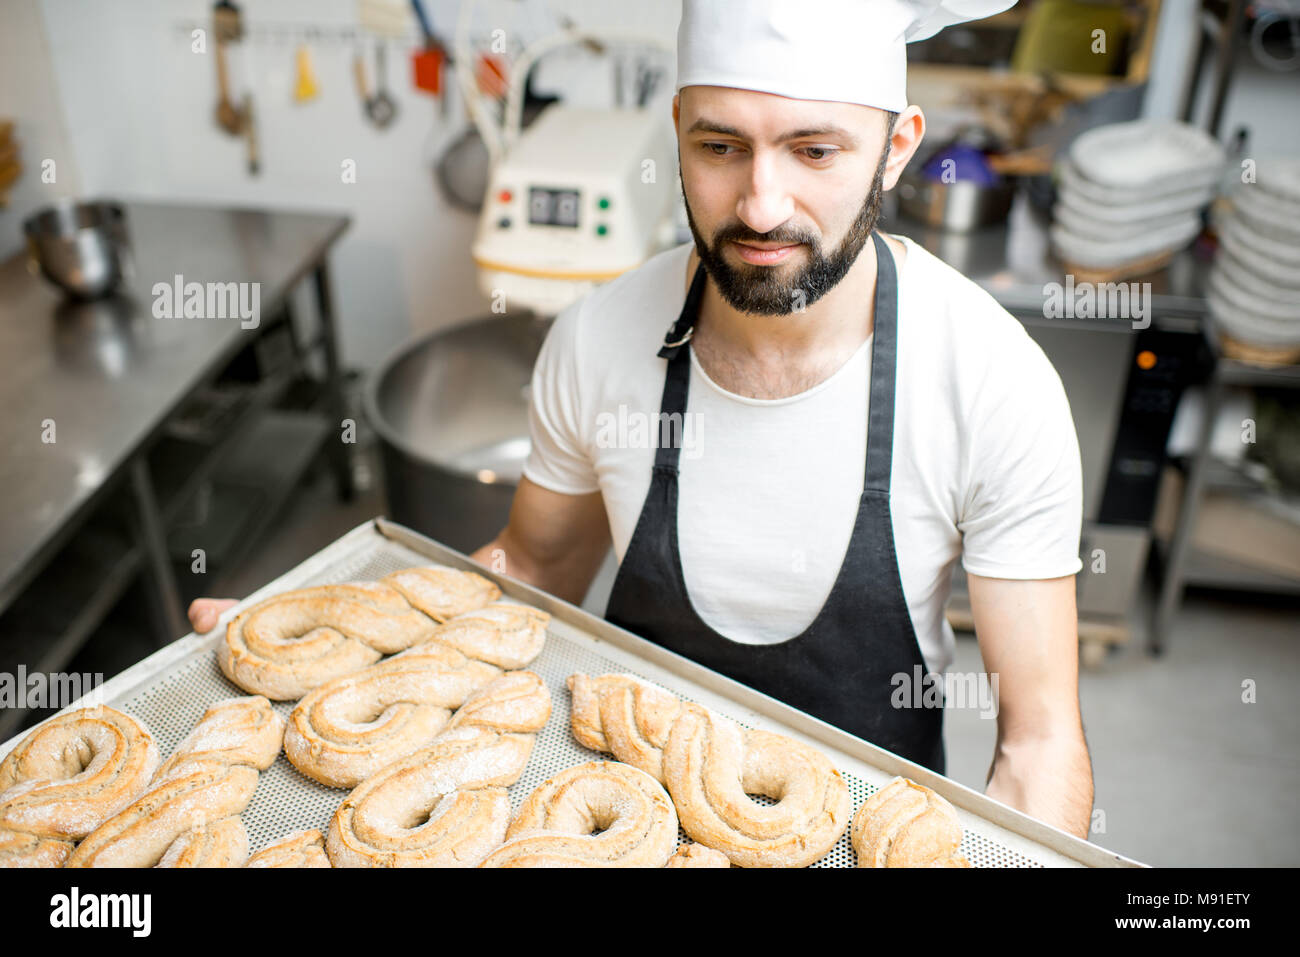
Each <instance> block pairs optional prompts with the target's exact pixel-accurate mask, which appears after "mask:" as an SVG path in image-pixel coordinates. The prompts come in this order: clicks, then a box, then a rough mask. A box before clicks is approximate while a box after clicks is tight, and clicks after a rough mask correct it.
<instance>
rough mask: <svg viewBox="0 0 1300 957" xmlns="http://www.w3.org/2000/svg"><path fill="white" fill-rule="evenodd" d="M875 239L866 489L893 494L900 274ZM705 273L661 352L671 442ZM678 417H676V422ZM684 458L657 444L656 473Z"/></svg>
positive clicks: (686, 384)
mask: <svg viewBox="0 0 1300 957" xmlns="http://www.w3.org/2000/svg"><path fill="white" fill-rule="evenodd" d="M871 239H872V241H873V242H874V243H875V248H876V298H875V312H874V315H873V320H872V321H873V329H872V336H873V339H872V343H871V402H870V416H869V420H868V423H867V462H866V471H865V479H864V483H863V484H864V488H865V489H869V490H873V491H879V492H886V493H887V492H888V491H889V476H890V469H891V465H892V460H893V453H894V379H895V370H896V363H897V352H898V342H897V308H898V273H897V270H896V269H895V268H894V255H893V253H891V252H890V251H889V246H888V244H886V242H885V241H884V239H882V238H881V236H880V233H879V232H873V233H872V234H871ZM705 280H706V273H705V271H704V265H703V264H702V263H701V264H700V265H699V266H697V267H696V269H695V277H694V278H693V279H692V280H691V288H690V291H689V292H688V293H687V294H686V301H685V303H683V305H682V311H681V313H680V314H679V315H678V316H677V321H676V322H674V323H673V325H672V328H671V329H669V330H668V334H667V335H666V336H664V343H663V346H662V347H661V348H660V350H659V356H660V358H663V359H667V360H668V372H667V375H665V376H664V391H663V398H662V399H661V401H660V403H659V421H658V422H657V425H658V428H659V435H660V437H663V436H665V435H667V436H669V437H671V436H673V435H674V434H675V435H677V436H680V435H682V434H683V430H684V429H685V424H684V423H683V422H682V421H681V417H682V416H684V415H685V414H686V401H687V398H688V395H689V391H690V381H691V379H690V368H691V366H690V361H689V350H688V349H687V348H686V347H687V344H688V343H689V342H690V340H691V336H692V335H693V334H694V332H695V319H696V317H697V316H698V315H699V307H700V300H701V299H702V298H703V297H704V287H705ZM674 416H676V418H673V417H674ZM680 455H681V448H680V443H678V442H672V441H670V442H668V443H667V444H664V443H662V442H661V443H659V444H658V447H657V448H656V450H655V465H654V467H655V468H656V469H663V470H667V471H671V472H676V471H677V466H678V461H679V459H680Z"/></svg>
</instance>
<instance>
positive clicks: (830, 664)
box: [605, 233, 945, 774]
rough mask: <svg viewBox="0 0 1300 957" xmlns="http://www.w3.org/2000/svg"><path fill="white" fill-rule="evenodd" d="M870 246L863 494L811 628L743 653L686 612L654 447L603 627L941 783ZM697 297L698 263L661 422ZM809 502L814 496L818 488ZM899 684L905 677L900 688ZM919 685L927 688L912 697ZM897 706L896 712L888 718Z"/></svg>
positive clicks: (887, 348)
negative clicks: (912, 609)
mask: <svg viewBox="0 0 1300 957" xmlns="http://www.w3.org/2000/svg"><path fill="white" fill-rule="evenodd" d="M872 239H873V240H874V242H875V248H876V262H877V264H878V265H877V277H876V306H875V332H874V336H875V338H874V341H873V342H872V344H871V394H870V405H869V422H868V427H867V463H866V476H865V483H864V488H863V490H862V497H861V499H860V501H859V504H858V515H857V521H856V522H855V523H854V526H853V535H852V537H851V538H850V539H849V544H848V549H847V551H846V553H845V556H844V562H843V564H842V565H841V567H840V571H839V577H838V578H836V580H835V584H834V586H833V587H832V588H831V592H830V597H829V598H828V599H827V600H826V604H825V605H823V606H822V609H821V611H820V612H818V614H817V617H816V618H815V619H814V620H813V622H812V624H810V625H809V626H808V627H807V628H806V629H805V630H804V631H803V632H802V633H800V634H798V635H796V636H795V637H793V638H790V639H788V640H786V641H783V642H780V643H778V644H768V645H750V644H742V643H740V642H736V641H732V640H731V639H729V638H727V637H725V636H723V635H720V634H718V633H717V632H716V631H714V630H713V629H712V628H710V627H709V626H708V625H706V624H705V623H704V621H703V620H702V619H701V618H700V616H699V615H698V614H697V613H696V611H695V608H694V606H693V605H692V604H691V600H690V597H689V595H688V593H687V590H686V581H685V579H684V577H683V575H682V564H681V556H680V553H679V551H678V545H677V474H678V461H679V458H680V453H681V448H680V443H679V442H668V443H666V444H664V443H660V445H659V447H658V448H657V449H656V451H655V464H654V471H653V473H652V476H651V479H650V490H649V492H648V493H647V494H646V500H645V505H644V506H643V507H642V509H641V516H640V518H638V519H637V524H636V530H635V531H634V532H633V534H632V540H631V542H629V543H628V548H627V552H626V553H625V554H624V556H623V561H622V564H620V565H619V568H618V574H617V576H616V577H615V579H614V587H613V591H612V592H611V593H610V597H609V605H608V607H607V608H606V610H605V617H606V619H608V620H609V621H610V622H611V623H612V624H615V625H617V626H619V627H620V628H626V629H627V630H628V631H631V632H633V633H635V634H638V635H640V636H642V637H643V638H647V639H649V640H650V641H653V642H655V643H656V644H659V645H662V646H663V647H665V648H667V649H669V650H670V651H674V652H676V653H678V654H680V655H684V656H685V657H687V658H690V659H692V660H694V661H697V662H699V663H700V664H702V665H704V666H705V667H707V668H711V669H713V670H714V671H718V672H721V673H722V674H724V675H727V676H728V677H730V678H734V679H735V680H736V681H739V682H741V683H742V684H746V685H749V686H750V687H751V688H755V689H757V690H758V691H761V692H763V693H764V694H767V695H771V696H772V697H773V698H777V699H779V700H781V701H784V702H786V703H787V704H790V705H792V706H793V707H795V708H798V709H799V710H801V711H805V712H807V713H808V714H811V715H813V716H815V717H818V718H821V719H822V720H823V721H826V722H828V723H829V724H833V725H835V726H836V727H839V728H842V729H844V730H845V731H848V732H849V733H850V734H854V735H857V736H858V737H860V738H864V739H865V740H867V741H870V742H871V743H872V744H876V745H879V746H880V747H882V748H886V749H888V750H890V751H893V752H894V753H895V754H898V755H901V756H902V757H904V758H907V759H909V760H911V761H915V762H917V763H918V764H923V765H925V766H926V767H929V768H931V769H933V770H935V771H937V772H939V773H940V774H942V773H943V772H944V764H945V762H944V757H945V756H944V748H943V708H942V703H941V701H942V699H941V697H939V698H938V700H939V701H940V703H939V704H938V705H937V706H936V705H934V704H933V702H934V700H935V698H936V696H937V695H938V691H939V688H938V687H937V684H938V683H937V680H936V679H935V677H934V676H931V675H926V666H925V659H924V658H923V657H922V655H921V649H920V647H919V646H918V645H917V642H916V633H915V632H914V631H913V630H912V619H911V616H910V615H909V614H908V610H907V602H906V601H905V600H904V598H903V586H902V580H901V578H900V576H899V571H898V559H897V557H896V556H895V553H894V531H893V524H892V522H891V519H890V511H889V478H890V464H891V459H892V456H893V444H894V377H895V371H896V370H895V366H896V361H895V360H896V355H895V352H896V345H897V321H898V280H897V273H896V270H895V268H894V257H893V255H892V254H891V253H890V251H889V247H888V246H887V245H886V244H885V241H884V240H883V239H881V238H880V234H879V233H873V234H872ZM704 288H705V272H704V267H703V266H701V267H700V268H698V269H697V270H696V272H695V277H694V279H693V280H692V282H691V288H690V292H689V293H687V296H686V303H685V305H684V306H683V307H682V311H681V315H680V316H678V318H677V321H676V322H675V323H674V324H673V327H672V328H671V329H670V330H669V331H668V335H667V336H666V337H665V339H664V345H663V348H662V349H660V351H659V355H660V356H661V357H663V358H665V359H667V360H668V370H667V374H666V376H665V379H664V392H663V401H662V403H661V406H660V412H661V413H662V414H669V415H671V414H677V415H679V416H680V415H681V414H684V413H685V412H686V405H687V394H688V391H689V385H690V371H691V363H690V354H689V352H688V351H687V350H688V349H689V345H688V342H689V340H690V337H691V334H692V332H693V327H694V325H695V320H696V316H697V315H698V313H699V305H700V300H701V298H702V297H703V295H704ZM659 421H661V422H663V421H677V420H665V419H660V420H659ZM719 491H720V492H721V490H719ZM809 493H810V494H816V490H813V489H810V490H809ZM755 587H756V588H758V587H762V586H761V584H756V585H755ZM899 675H902V676H904V678H903V679H901V680H900V679H899V678H897V677H896V676H899ZM923 675H925V678H924V679H923V686H922V687H915V685H916V683H917V678H918V677H919V676H923ZM931 684H933V685H934V686H935V687H933V688H932V689H931V691H930V694H928V695H924V697H925V698H926V699H927V700H929V701H930V702H931V706H930V707H924V706H919V705H921V703H922V698H923V693H924V692H925V690H926V688H927V687H929V686H930V685H931ZM895 703H902V704H904V705H906V707H895V706H894V704H895Z"/></svg>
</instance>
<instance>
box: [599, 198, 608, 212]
mask: <svg viewBox="0 0 1300 957" xmlns="http://www.w3.org/2000/svg"><path fill="white" fill-rule="evenodd" d="M596 205H597V206H599V207H600V208H601V209H609V197H608V196H602V197H601V198H600V201H599V202H598V203H596Z"/></svg>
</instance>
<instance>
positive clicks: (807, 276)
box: [679, 143, 889, 316]
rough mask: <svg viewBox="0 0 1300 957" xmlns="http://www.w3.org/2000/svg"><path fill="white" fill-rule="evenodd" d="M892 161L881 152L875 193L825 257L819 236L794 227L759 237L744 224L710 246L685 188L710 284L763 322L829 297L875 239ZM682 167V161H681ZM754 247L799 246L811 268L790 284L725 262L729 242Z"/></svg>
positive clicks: (769, 270) (771, 270)
mask: <svg viewBox="0 0 1300 957" xmlns="http://www.w3.org/2000/svg"><path fill="white" fill-rule="evenodd" d="M888 158H889V144H888V143H886V144H885V148H884V149H883V150H882V151H881V154H880V162H879V163H878V164H877V165H876V174H875V176H874V177H873V178H872V181H871V190H870V191H869V192H868V193H867V198H866V200H864V201H863V203H862V208H861V209H860V210H858V215H857V218H855V219H854V220H853V225H852V226H850V227H849V231H848V234H847V235H845V237H844V239H843V241H841V242H840V245H839V248H837V249H836V250H835V251H834V252H832V253H831V254H830V255H829V256H828V255H826V254H825V253H824V252H823V251H822V247H821V242H820V241H819V240H818V238H817V237H816V236H813V235H810V234H809V233H805V232H802V231H800V230H798V229H795V228H793V227H791V228H785V227H778V228H776V229H773V230H771V231H770V232H766V233H756V232H754V231H753V230H752V229H750V228H749V227H748V226H746V225H745V224H744V223H735V224H733V225H731V226H724V227H723V228H722V229H719V230H718V231H717V232H716V233H715V234H714V235H713V243H712V244H711V245H710V244H709V243H706V242H705V241H704V237H703V236H701V235H700V231H699V229H697V228H696V226H695V218H694V217H693V216H692V215H691V204H690V202H689V201H687V200H686V188H685V185H683V187H682V200H683V202H685V204H686V222H687V223H688V224H689V225H690V227H691V235H692V236H694V237H695V249H696V251H697V252H698V253H699V256H700V262H702V263H703V264H704V269H705V271H707V272H708V274H709V278H711V279H712V280H713V282H714V283H715V284H716V285H717V287H718V292H719V293H720V294H721V295H722V298H723V299H725V300H726V301H727V303H728V304H729V305H730V306H731V308H733V309H735V310H737V311H739V312H746V313H751V314H754V315H760V316H788V315H789V314H790V313H792V312H797V311H802V309H803V308H804V307H806V306H811V305H812V304H813V303H814V302H816V301H817V300H818V299H820V298H821V297H822V296H824V295H826V293H828V292H830V291H831V290H832V289H834V288H835V286H836V285H837V284H838V283H839V281H840V280H841V279H843V278H844V276H845V275H846V274H847V273H848V271H849V270H850V269H851V268H852V267H853V264H854V263H855V262H856V261H857V259H858V254H859V253H861V252H862V247H863V246H865V245H866V244H867V240H868V239H870V238H871V232H872V230H874V229H875V228H876V221H877V220H878V219H879V218H880V202H881V197H882V196H883V195H884V187H885V161H886V160H887V159H888ZM679 162H680V158H679ZM733 240H734V241H739V242H752V243H800V244H802V245H804V246H806V247H807V249H808V263H807V264H806V265H805V266H804V267H803V268H802V269H801V270H800V271H799V272H798V273H796V274H795V275H794V276H792V277H790V278H789V279H784V280H783V279H781V278H779V273H778V268H779V267H771V266H750V265H745V266H741V267H738V268H737V267H733V266H731V265H730V264H729V263H728V262H727V261H726V260H725V259H723V258H722V249H723V244H724V243H727V242H731V241H733Z"/></svg>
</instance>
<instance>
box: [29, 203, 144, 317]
mask: <svg viewBox="0 0 1300 957" xmlns="http://www.w3.org/2000/svg"><path fill="white" fill-rule="evenodd" d="M23 232H24V234H25V235H26V237H27V252H28V257H29V261H30V262H31V264H32V266H33V267H34V268H35V269H38V270H39V271H40V273H41V275H43V276H44V277H45V278H46V279H48V280H49V281H50V282H52V283H54V285H56V286H58V287H59V288H60V289H62V290H63V291H65V292H67V293H69V294H71V295H72V296H74V297H76V298H78V299H97V298H99V297H100V296H104V295H107V294H109V293H110V292H112V291H113V290H114V289H116V288H117V286H118V284H119V283H120V282H121V281H122V274H123V271H124V263H125V260H126V254H127V250H128V248H129V246H130V240H129V238H128V236H127V231H126V213H125V212H124V211H123V209H122V207H121V206H119V205H118V204H117V203H112V202H78V201H76V200H64V201H61V202H59V203H55V204H54V205H53V206H47V207H45V208H44V209H41V210H39V211H37V212H36V213H33V214H32V215H31V216H29V217H28V218H27V219H26V220H24V221H23Z"/></svg>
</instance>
